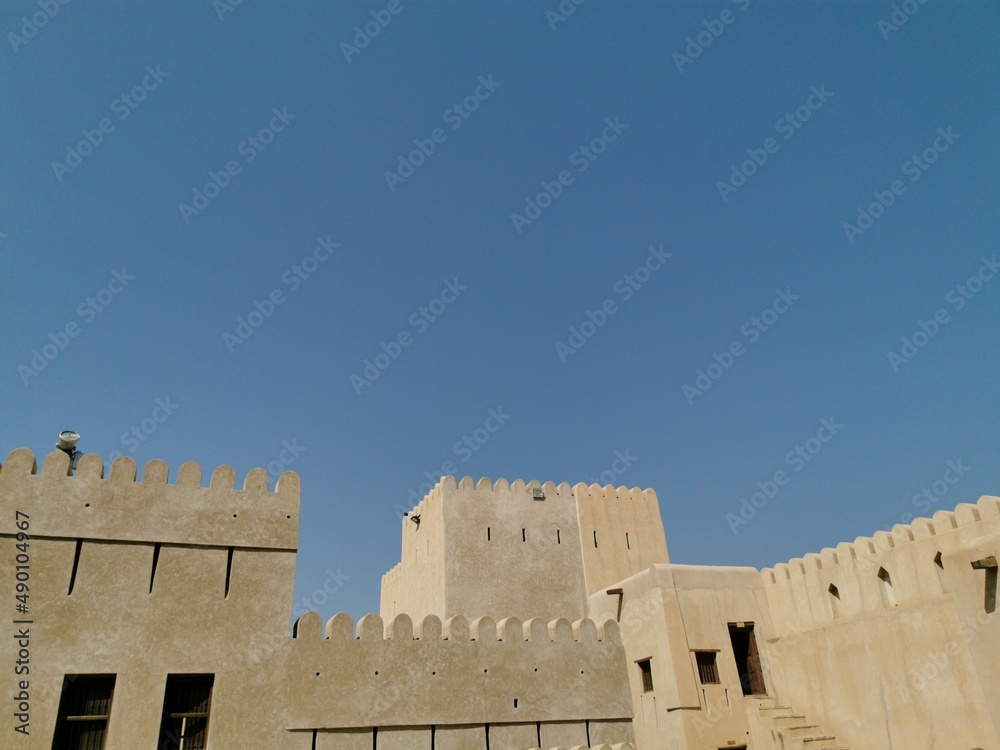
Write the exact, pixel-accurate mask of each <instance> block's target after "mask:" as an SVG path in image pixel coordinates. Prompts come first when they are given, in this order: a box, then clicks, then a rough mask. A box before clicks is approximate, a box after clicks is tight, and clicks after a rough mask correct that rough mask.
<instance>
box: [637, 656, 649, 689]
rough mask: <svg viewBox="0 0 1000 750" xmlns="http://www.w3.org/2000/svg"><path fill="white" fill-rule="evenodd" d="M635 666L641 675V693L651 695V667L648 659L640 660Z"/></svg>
mask: <svg viewBox="0 0 1000 750" xmlns="http://www.w3.org/2000/svg"><path fill="white" fill-rule="evenodd" d="M636 664H638V665H639V674H641V675H642V692H644V693H652V692H653V667H652V665H651V664H650V660H649V659H641V660H640V661H637V662H636Z"/></svg>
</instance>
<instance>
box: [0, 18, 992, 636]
mask: <svg viewBox="0 0 1000 750" xmlns="http://www.w3.org/2000/svg"><path fill="white" fill-rule="evenodd" d="M43 6H45V7H48V6H46V4H45V3H37V2H9V3H5V4H4V6H3V9H2V10H0V32H2V33H3V35H4V40H3V42H2V43H0V92H2V93H0V106H2V117H0V143H2V144H3V145H2V151H0V153H2V162H0V170H2V171H0V190H2V196H3V201H2V203H0V293H2V297H0V313H2V316H3V320H4V338H3V347H2V350H0V357H2V362H0V372H2V373H3V377H2V379H0V397H2V400H0V410H2V427H3V429H2V430H0V439H2V442H3V445H0V454H3V455H6V454H7V453H8V452H9V451H10V450H13V449H14V448H16V447H19V446H28V447H30V448H32V449H33V450H34V451H35V452H36V454H44V453H46V452H48V451H49V450H50V449H51V447H52V444H53V441H54V437H55V435H56V433H57V432H58V431H59V430H61V429H66V428H73V429H75V430H77V431H79V432H80V433H81V434H82V435H83V440H82V441H81V445H80V447H81V448H82V449H83V450H84V451H86V452H96V453H100V454H102V455H104V456H110V455H111V454H112V453H113V452H115V451H117V452H119V453H123V454H127V455H131V456H133V457H134V458H135V459H136V461H137V462H138V463H139V465H140V467H141V466H142V465H143V464H144V463H145V462H147V461H149V460H150V459H152V458H157V457H160V458H163V459H165V460H166V461H167V463H168V464H169V465H170V467H171V481H173V478H174V476H175V475H176V469H177V467H179V466H180V464H182V463H183V462H185V461H188V460H195V461H198V462H199V463H201V464H202V466H203V467H205V469H206V472H208V471H210V470H211V468H212V467H214V466H216V465H219V464H231V465H233V466H234V467H235V468H236V471H237V475H238V479H237V481H238V482H240V483H241V482H242V478H243V476H245V474H246V472H247V471H249V470H250V469H251V468H252V467H254V466H267V465H268V464H269V463H272V462H275V461H278V462H280V461H281V459H282V457H284V458H285V459H290V468H292V469H294V470H295V471H297V472H298V473H299V474H300V475H301V477H302V486H303V493H302V523H301V532H300V553H299V563H298V576H297V587H296V602H297V609H301V606H299V604H300V603H301V602H302V601H303V600H304V599H306V598H308V597H309V596H310V595H311V594H312V592H314V591H315V590H317V589H318V588H321V587H322V586H323V585H324V583H327V582H328V580H330V579H331V577H332V576H333V577H336V579H337V583H335V584H334V585H333V586H330V585H329V584H327V587H328V588H337V591H336V593H335V594H333V595H332V596H330V597H329V598H328V600H327V601H325V602H322V604H321V605H319V606H317V607H316V609H318V610H319V611H320V613H321V614H322V615H323V616H324V617H328V616H330V615H332V614H334V613H335V612H336V611H338V610H345V611H348V612H350V613H352V614H353V615H355V616H358V615H360V614H362V613H364V612H366V611H369V610H377V608H378V588H379V579H380V576H381V574H382V573H383V572H384V571H385V570H387V569H388V568H390V567H391V566H392V565H393V564H395V562H396V561H397V560H398V555H399V536H400V532H399V520H398V515H397V511H396V506H400V505H407V504H409V503H410V502H411V501H410V500H409V497H410V496H411V491H417V492H419V488H420V485H421V483H423V482H425V481H427V479H426V475H430V476H434V477H436V476H438V475H439V474H440V473H442V466H444V467H446V468H445V470H446V471H450V472H452V473H455V474H457V475H459V476H462V475H466V474H468V475H472V476H474V477H477V478H478V477H480V476H489V477H491V478H493V479H496V478H499V477H506V478H507V479H509V480H513V479H515V478H518V477H520V478H523V479H525V480H529V479H539V480H542V481H545V480H553V481H556V482H562V481H568V482H570V483H576V482H579V481H584V482H591V481H600V483H602V484H604V483H607V482H609V481H610V483H613V484H615V485H621V484H625V485H628V486H640V487H644V488H645V487H653V488H654V489H655V490H656V491H657V493H658V496H659V498H660V504H661V508H662V511H663V516H664V523H665V527H666V532H667V541H668V545H669V547H670V551H671V558H672V560H673V561H675V562H683V563H698V564H728V565H733V564H737V565H753V566H757V567H763V566H767V565H771V564H773V563H775V562H779V561H784V560H787V559H789V558H791V557H795V556H800V555H802V554H804V553H806V552H810V551H819V550H820V549H821V548H822V547H824V546H832V545H835V544H836V543H838V542H839V541H843V540H852V539H854V538H855V537H856V536H859V535H869V534H871V533H873V532H874V531H875V530H876V529H878V528H883V527H891V525H892V524H894V523H897V522H900V521H905V520H907V516H908V515H909V516H912V515H925V514H926V513H933V512H934V511H935V510H939V509H941V508H948V507H951V506H953V505H955V504H957V503H959V502H974V501H975V500H976V499H977V498H978V497H979V496H980V495H982V494H998V493H1000V466H998V462H997V459H996V449H995V447H996V424H997V421H996V414H997V408H998V406H1000V399H998V395H997V394H998V389H997V382H998V374H1000V373H998V370H1000V352H998V348H997V346H996V337H997V320H998V316H997V314H998V311H1000V310H998V302H1000V291H998V288H1000V278H997V270H996V261H995V258H996V255H997V229H998V227H1000V222H998V213H997V191H996V175H997V173H998V166H1000V152H998V147H997V144H998V126H1000V103H998V102H1000V100H998V98H997V96H996V92H997V91H998V90H1000V75H998V61H1000V45H998V32H1000V6H997V5H996V4H994V3H960V4H959V3H945V2H929V3H927V4H925V5H919V4H916V3H913V4H912V5H907V9H909V10H910V11H913V12H912V14H907V13H906V11H905V10H904V9H903V8H902V7H901V6H897V8H898V10H896V11H894V8H893V5H892V4H890V3H850V4H848V3H823V4H817V3H794V4H792V3H764V2H760V1H759V0H751V1H750V2H746V0H739V2H714V3H657V4H653V3H638V2H629V3H610V2H599V1H598V0H589V1H588V2H585V3H583V4H581V5H579V6H578V7H577V6H573V5H572V4H571V3H564V4H563V6H562V7H563V9H564V10H565V9H566V8H573V7H575V10H574V12H573V13H572V14H566V15H562V14H559V13H560V11H559V8H560V5H559V3H557V2H555V1H554V0H553V1H550V2H539V3H530V4H529V3H513V2H506V3H495V4H492V5H485V4H482V3H464V4H459V3H431V2H419V3H417V2H412V3H411V2H406V1H405V0H400V1H399V2H398V3H393V4H391V7H390V4H388V3H382V2H374V3H337V4H332V3H304V2H291V3H281V4H278V3H266V2H261V1H260V0H246V1H245V2H243V3H242V4H240V5H232V3H231V0H227V2H226V4H222V3H215V4H213V3H211V2H189V3H171V4H153V3H116V4H112V3H103V4H94V3H90V4H84V3H82V2H71V3H69V4H67V5H65V6H62V5H59V6H56V5H55V4H53V6H52V7H54V8H56V7H57V10H56V12H55V13H54V15H51V13H47V12H46V11H45V10H44V8H43ZM229 6H231V7H229ZM50 10H51V9H50ZM393 11H395V12H393ZM894 12H895V13H896V19H895V22H894V20H893V14H894ZM38 14H41V15H38ZM555 14H559V15H555ZM50 15H51V17H50ZM33 17H34V18H36V19H37V20H39V21H40V20H41V19H42V18H44V19H45V20H44V24H37V25H36V23H35V22H34V21H32V18H33ZM380 19H381V22H380ZM387 19H388V22H386V20H387ZM900 19H905V23H899V20H900ZM366 23H367V24H369V29H374V28H375V27H377V28H378V34H377V35H375V36H372V37H370V38H368V37H367V36H366V35H362V36H360V37H358V33H357V32H356V30H355V27H359V28H361V32H364V28H362V27H364V26H365V24H366ZM356 37H358V38H357V39H355V38H356ZM362 45H364V46H362ZM123 97H125V98H123ZM456 106H457V109H456ZM88 138H89V140H90V141H91V142H93V143H96V145H94V146H90V144H89V143H88V142H87V141H88ZM81 141H82V142H83V145H80V144H81ZM213 175H214V176H213ZM216 185H218V186H220V187H218V188H216V187H215V186H216ZM199 195H200V197H199ZM539 196H541V197H539ZM552 196H554V197H552ZM845 225H847V226H845ZM129 277H132V278H129ZM126 282H127V283H126ZM272 295H275V296H273V297H272ZM91 300H93V302H91ZM258 303H259V304H258ZM269 305H270V307H269ZM261 308H263V309H264V310H265V311H270V315H268V316H267V317H265V316H264V315H263V313H257V312H256V311H257V310H260V309H261ZM240 319H243V320H244V321H246V323H244V324H243V325H242V326H241V324H240V322H239V321H240ZM598 323H600V325H598ZM251 324H255V325H251ZM67 326H69V329H68V330H69V332H70V333H72V334H73V335H70V333H67ZM574 331H575V333H574ZM50 334H51V337H50ZM248 334H249V335H248ZM53 341H55V342H56V343H52V342H53ZM59 342H61V343H62V344H63V345H64V346H63V347H62V348H59ZM49 344H51V346H48V348H47V349H46V348H45V347H46V345H49ZM383 345H384V346H383ZM43 350H44V351H43ZM46 352H47V353H46ZM380 355H381V356H380ZM393 355H395V356H393ZM39 356H40V357H42V359H41V360H39V359H38V357H39ZM366 360H367V361H368V362H370V363H371V366H368V365H367V362H366ZM41 364H44V368H43V367H40V366H39V365H41ZM366 367H367V372H366ZM699 371H700V372H699ZM374 374H377V377H372V375H374ZM685 386H687V388H686V387H685ZM705 386H708V387H705ZM158 400H159V406H158ZM163 404H168V405H169V406H170V408H169V409H167V410H166V411H169V412H170V414H169V416H166V418H165V419H164V420H163V421H162V422H156V421H155V420H154V415H155V416H159V417H164V416H165V413H166V412H165V411H164V409H163ZM158 408H159V411H157V409H158ZM491 410H492V411H491ZM498 417H499V418H498ZM144 420H145V421H144ZM500 422H502V425H501V424H500ZM143 425H145V427H144V426H143ZM150 427H153V428H155V429H146V428H150ZM133 428H134V429H135V430H137V431H138V434H139V435H141V440H140V439H139V438H138V437H129V433H130V431H131V430H133ZM491 429H493V431H490V430H491ZM463 440H465V442H463ZM286 444H289V445H293V446H295V449H294V450H293V451H289V450H288V449H287V448H286V447H285V446H286ZM797 450H798V452H796V451H797ZM282 451H284V453H282ZM293 454H294V455H293ZM622 456H624V457H625V459H624V460H623V459H622ZM949 462H950V463H949ZM772 483H773V484H772ZM935 483H936V484H935ZM925 490H926V491H925ZM755 492H759V493H763V494H759V495H758V496H757V497H756V498H755V497H753V493H755ZM922 493H923V494H922ZM768 495H769V496H768ZM741 499H742V500H741ZM754 504H756V505H757V506H758V507H754ZM741 509H742V515H741ZM921 511H926V513H925V512H921ZM331 574H332V575H331Z"/></svg>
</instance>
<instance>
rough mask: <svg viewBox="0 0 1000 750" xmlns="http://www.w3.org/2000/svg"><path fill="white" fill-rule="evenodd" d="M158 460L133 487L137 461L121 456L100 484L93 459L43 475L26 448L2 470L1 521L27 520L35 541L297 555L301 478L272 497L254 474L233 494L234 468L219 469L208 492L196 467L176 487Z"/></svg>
mask: <svg viewBox="0 0 1000 750" xmlns="http://www.w3.org/2000/svg"><path fill="white" fill-rule="evenodd" d="M168 478H169V468H168V466H167V464H166V462H164V461H163V460H161V459H153V460H151V461H149V462H148V463H147V464H146V465H145V467H144V468H143V472H142V478H141V480H137V467H136V463H135V461H134V460H133V459H132V458H130V457H128V456H122V457H120V458H118V459H116V460H115V462H114V463H113V464H112V465H111V471H110V476H109V477H108V478H107V479H105V477H104V461H103V460H102V459H101V457H100V456H99V455H97V454H87V455H85V456H82V457H81V458H80V460H79V463H78V466H77V470H76V473H75V474H73V473H71V472H70V467H69V456H67V455H66V454H65V453H64V452H62V451H60V450H56V451H53V452H52V453H50V454H49V455H47V456H46V457H45V459H44V461H43V463H42V467H41V471H40V472H39V471H38V465H37V462H36V460H35V456H34V454H33V453H32V452H31V451H30V450H28V449H27V448H18V449H16V450H14V451H13V452H11V454H10V455H9V456H8V457H7V461H6V462H5V463H4V464H3V465H2V466H0V508H2V509H3V511H2V512H3V513H5V514H6V515H5V517H6V518H10V519H13V518H14V513H15V511H21V512H23V513H27V514H28V515H29V516H30V521H31V533H32V536H35V537H49V538H65V539H91V540H114V541H132V542H159V543H172V544H182V545H195V546H219V547H248V548H259V549H281V550H295V549H296V547H297V545H298V520H299V477H298V475H297V474H295V472H292V471H286V472H285V473H284V474H282V475H281V477H280V478H279V479H278V483H277V486H276V487H275V490H274V491H273V492H270V491H268V474H267V471H265V470H264V469H261V468H256V469H252V470H251V471H250V472H249V473H248V474H247V476H246V478H245V479H244V481H243V488H242V489H236V473H235V471H234V470H233V468H232V467H231V466H219V467H217V468H216V469H215V470H214V471H213V472H212V476H211V480H210V482H209V486H208V487H203V486H202V469H201V466H199V465H198V464H197V463H194V462H188V463H185V464H183V465H182V466H181V467H180V469H179V470H178V472H177V478H176V483H175V484H168V483H167V482H168Z"/></svg>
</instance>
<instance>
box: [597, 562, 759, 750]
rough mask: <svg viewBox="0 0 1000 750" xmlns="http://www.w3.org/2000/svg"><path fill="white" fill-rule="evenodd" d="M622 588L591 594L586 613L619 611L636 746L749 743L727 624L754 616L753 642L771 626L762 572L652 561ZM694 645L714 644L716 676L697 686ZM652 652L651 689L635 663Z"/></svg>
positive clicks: (664, 748) (671, 748)
mask: <svg viewBox="0 0 1000 750" xmlns="http://www.w3.org/2000/svg"><path fill="white" fill-rule="evenodd" d="M616 588H621V590H622V594H621V595H620V596H619V595H617V594H611V595H609V594H607V593H605V592H598V593H596V594H594V595H592V596H591V597H590V608H591V612H592V616H593V617H596V618H604V617H616V616H618V613H619V601H620V607H621V610H620V617H621V620H620V626H621V631H622V640H623V642H624V644H625V652H626V659H627V661H628V674H629V682H630V691H631V694H632V703H633V706H634V710H635V719H634V722H635V733H636V747H638V748H641V749H642V750H688V748H721V747H726V746H727V745H730V744H732V745H736V746H738V745H742V744H744V743H747V742H748V731H749V727H748V724H747V720H746V709H747V702H746V699H744V697H743V692H742V689H741V687H740V679H739V674H738V673H737V667H736V662H735V659H734V657H733V650H732V645H731V642H730V637H729V629H728V623H731V622H734V623H735V622H752V623H754V631H755V636H756V638H757V642H758V645H760V646H763V645H764V644H765V641H766V640H767V638H768V637H769V636H770V634H771V633H772V629H771V624H770V620H769V617H768V613H767V601H766V598H765V595H764V588H763V586H762V585H761V583H760V574H759V573H758V572H757V570H755V569H754V568H726V567H705V566H691V565H655V566H652V567H651V568H649V569H648V570H646V571H644V572H642V573H640V574H638V575H635V576H632V577H630V578H628V579H626V580H624V581H621V582H619V583H618V584H617V586H616ZM694 651H717V652H718V653H717V657H716V664H717V669H718V673H719V679H720V683H719V684H718V685H702V684H700V681H699V679H698V671H697V667H696V663H695V656H694ZM642 659H650V663H651V667H652V676H653V690H652V691H651V692H644V691H643V685H642V679H641V673H640V671H639V668H638V666H637V665H636V662H637V661H638V660H642Z"/></svg>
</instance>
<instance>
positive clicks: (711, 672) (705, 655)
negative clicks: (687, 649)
mask: <svg viewBox="0 0 1000 750" xmlns="http://www.w3.org/2000/svg"><path fill="white" fill-rule="evenodd" d="M694 658H695V661H696V662H697V663H698V680H699V681H700V682H701V684H702V685H718V684H719V665H718V660H717V658H716V652H715V651H695V652H694Z"/></svg>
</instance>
